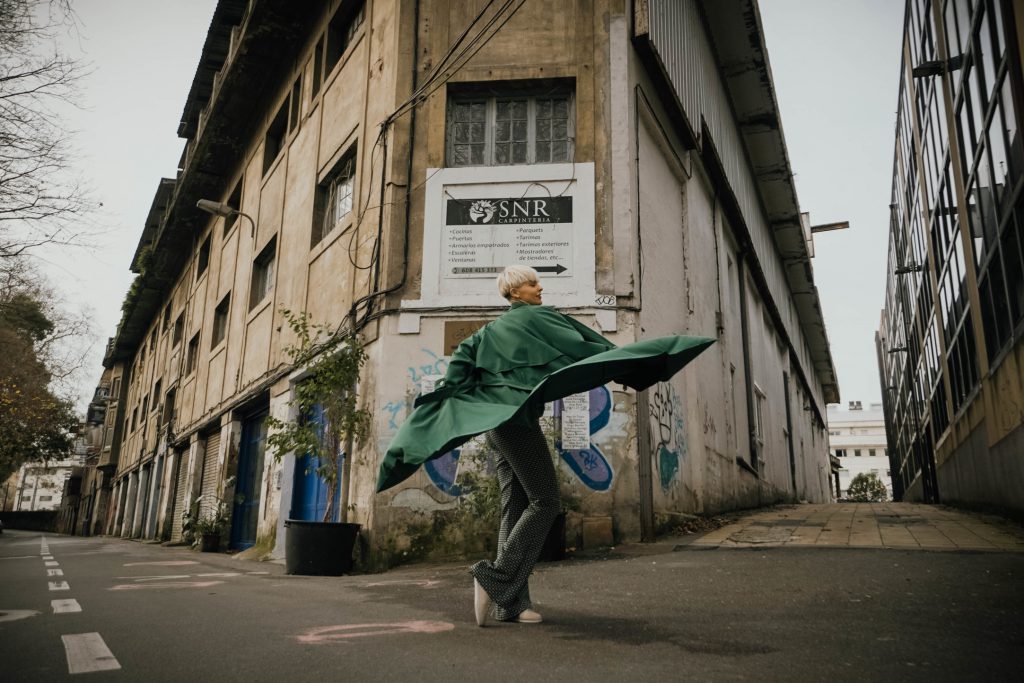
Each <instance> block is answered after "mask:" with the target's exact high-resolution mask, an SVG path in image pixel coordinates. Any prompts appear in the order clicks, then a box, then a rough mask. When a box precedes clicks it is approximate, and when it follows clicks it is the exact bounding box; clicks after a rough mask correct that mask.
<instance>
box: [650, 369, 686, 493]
mask: <svg viewBox="0 0 1024 683" xmlns="http://www.w3.org/2000/svg"><path fill="white" fill-rule="evenodd" d="M650 412H651V417H650V433H651V446H652V450H653V452H654V454H655V457H656V458H657V462H658V478H659V480H660V482H661V489H662V491H666V492H667V491H668V489H669V487H671V486H672V483H673V482H674V481H675V480H676V478H677V477H678V476H679V463H680V461H681V460H683V459H685V458H686V455H687V453H686V441H685V437H684V435H685V433H686V430H685V425H684V424H683V407H682V401H680V399H679V395H678V394H677V393H676V391H675V389H674V388H673V387H672V385H671V384H669V383H667V382H659V383H658V384H657V385H656V386H655V387H654V388H653V389H652V390H651V396H650Z"/></svg>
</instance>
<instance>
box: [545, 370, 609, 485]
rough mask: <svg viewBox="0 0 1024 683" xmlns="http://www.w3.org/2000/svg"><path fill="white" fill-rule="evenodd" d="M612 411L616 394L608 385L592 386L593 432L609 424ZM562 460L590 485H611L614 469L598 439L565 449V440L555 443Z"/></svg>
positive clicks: (591, 412) (591, 428)
mask: <svg viewBox="0 0 1024 683" xmlns="http://www.w3.org/2000/svg"><path fill="white" fill-rule="evenodd" d="M611 414H612V395H611V392H609V391H608V389H607V387H603V386H602V387H597V388H596V389H591V390H590V435H591V436H593V435H594V434H596V433H597V432H599V431H601V430H602V429H604V428H605V427H606V426H608V422H609V421H610V420H611ZM555 448H557V449H558V453H559V455H561V456H562V460H564V461H565V464H567V465H568V466H569V469H571V470H572V471H573V473H574V474H575V475H576V476H577V477H579V480H580V481H582V482H583V483H584V484H585V485H586V486H587V487H588V488H590V489H592V490H594V491H607V490H608V489H609V488H611V485H612V479H613V477H614V473H613V472H612V467H611V465H610V464H609V463H608V459H607V458H605V457H604V453H602V452H601V449H600V448H599V447H598V445H597V444H596V443H593V441H591V444H590V448H578V449H563V448H562V447H561V442H557V443H556V444H555Z"/></svg>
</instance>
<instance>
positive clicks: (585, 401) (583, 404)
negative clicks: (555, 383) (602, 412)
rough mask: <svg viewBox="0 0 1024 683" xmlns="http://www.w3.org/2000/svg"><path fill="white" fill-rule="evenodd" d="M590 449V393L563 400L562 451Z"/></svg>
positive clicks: (574, 395) (573, 395) (567, 397)
mask: <svg viewBox="0 0 1024 683" xmlns="http://www.w3.org/2000/svg"><path fill="white" fill-rule="evenodd" d="M583 448H590V393H589V392H584V393H582V394H572V395H571V396H566V397H565V398H563V399H562V449H563V450H567V451H572V450H579V449H583Z"/></svg>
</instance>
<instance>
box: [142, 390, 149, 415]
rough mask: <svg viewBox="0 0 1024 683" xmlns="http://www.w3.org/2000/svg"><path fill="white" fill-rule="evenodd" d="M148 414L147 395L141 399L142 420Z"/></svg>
mask: <svg viewBox="0 0 1024 683" xmlns="http://www.w3.org/2000/svg"><path fill="white" fill-rule="evenodd" d="M148 414H149V394H146V395H145V396H143V397H142V419H143V420H145V419H146V415H148Z"/></svg>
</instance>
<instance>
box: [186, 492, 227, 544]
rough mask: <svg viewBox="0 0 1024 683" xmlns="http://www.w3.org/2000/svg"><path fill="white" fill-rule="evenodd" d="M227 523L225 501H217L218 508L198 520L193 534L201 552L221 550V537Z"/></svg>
mask: <svg viewBox="0 0 1024 683" xmlns="http://www.w3.org/2000/svg"><path fill="white" fill-rule="evenodd" d="M227 523H228V516H227V508H226V506H225V505H224V503H223V501H217V507H216V508H214V510H213V512H211V513H208V514H205V515H202V516H201V517H199V518H197V519H196V521H195V524H194V526H193V533H194V534H195V537H196V540H197V541H198V542H199V550H200V551H201V552H204V553H214V552H217V551H218V550H220V537H221V535H222V534H223V533H224V529H225V528H226V527H227Z"/></svg>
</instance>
